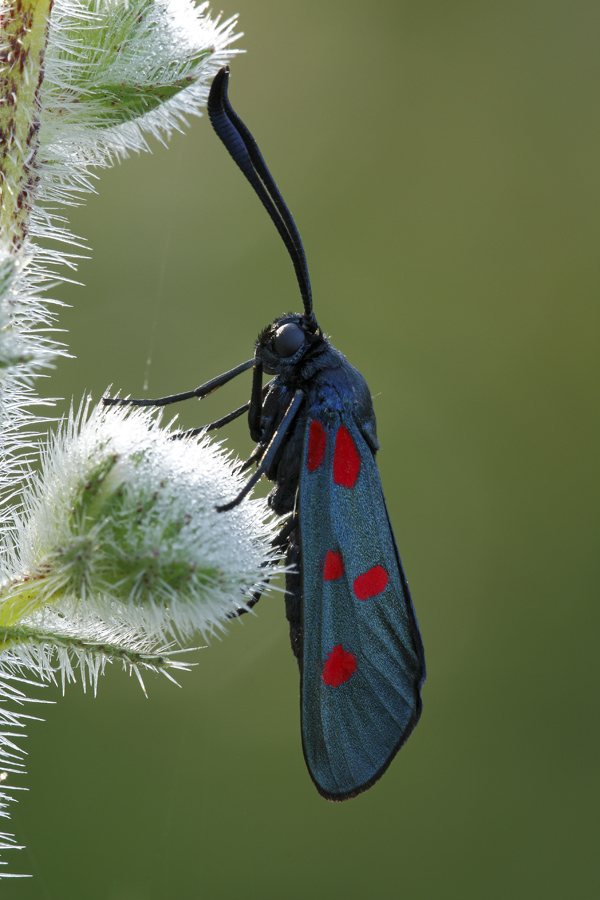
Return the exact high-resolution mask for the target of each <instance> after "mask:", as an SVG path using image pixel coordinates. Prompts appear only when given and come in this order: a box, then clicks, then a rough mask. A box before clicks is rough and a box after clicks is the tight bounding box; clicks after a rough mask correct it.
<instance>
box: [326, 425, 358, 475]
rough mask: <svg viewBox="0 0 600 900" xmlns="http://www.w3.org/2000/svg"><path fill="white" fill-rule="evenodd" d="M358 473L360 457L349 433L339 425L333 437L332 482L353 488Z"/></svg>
mask: <svg viewBox="0 0 600 900" xmlns="http://www.w3.org/2000/svg"><path fill="white" fill-rule="evenodd" d="M359 472H360V456H359V455H358V450H357V449H356V444H355V443H354V441H353V440H352V438H351V437H350V432H349V431H348V429H347V428H344V426H343V425H340V427H339V428H338V432H337V434H336V436H335V452H334V455H333V480H334V482H335V483H336V484H341V485H343V486H344V487H349V488H351V487H354V485H355V484H356V479H357V478H358V473H359Z"/></svg>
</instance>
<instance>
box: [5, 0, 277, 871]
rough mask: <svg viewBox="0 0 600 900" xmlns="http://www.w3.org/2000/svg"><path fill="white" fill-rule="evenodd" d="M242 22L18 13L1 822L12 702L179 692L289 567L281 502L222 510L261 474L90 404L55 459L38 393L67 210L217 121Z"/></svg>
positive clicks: (59, 2) (150, 9)
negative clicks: (193, 643)
mask: <svg viewBox="0 0 600 900" xmlns="http://www.w3.org/2000/svg"><path fill="white" fill-rule="evenodd" d="M235 25H236V19H235V17H233V18H231V19H227V20H225V21H222V20H221V18H220V16H217V17H215V18H213V17H212V16H211V13H210V10H209V8H208V4H206V3H204V4H201V5H200V6H198V7H195V6H193V5H192V4H191V3H190V2H189V0H0V781H1V782H2V787H3V792H0V816H5V817H6V816H8V812H7V808H8V804H9V802H10V801H11V800H12V797H11V796H10V794H9V793H6V792H5V791H9V790H10V786H9V782H10V778H9V773H22V758H21V751H20V750H19V747H18V745H17V744H15V741H14V736H15V732H17V731H18V730H19V729H22V727H23V725H24V723H25V719H27V717H26V716H24V715H23V713H22V712H19V710H17V711H14V710H13V709H12V708H10V704H13V705H14V704H15V703H16V704H21V705H22V704H24V703H26V702H28V701H29V699H30V698H29V697H28V694H29V690H30V686H31V685H32V684H35V683H36V682H38V681H40V680H41V681H44V680H45V681H58V680H60V681H62V684H63V686H64V685H65V684H66V682H68V681H71V680H74V678H75V677H76V674H77V672H79V675H80V677H81V681H82V683H83V685H84V687H85V684H86V682H87V683H89V684H91V685H92V686H93V688H94V690H96V687H97V682H98V677H99V675H100V674H102V672H103V671H104V668H105V666H106V664H108V663H111V662H116V663H119V664H121V665H123V666H124V667H125V668H126V669H129V670H130V671H134V672H135V673H136V674H137V675H138V677H139V678H140V681H141V672H142V671H143V670H150V671H160V672H163V673H164V674H165V675H167V677H171V674H170V673H171V672H172V671H173V670H174V669H175V670H176V669H182V668H186V666H185V664H184V663H182V662H181V660H179V659H177V658H174V657H173V656H172V651H173V650H174V649H175V650H176V649H178V648H181V647H182V646H183V644H184V642H186V641H187V640H189V639H190V637H191V636H193V635H195V634H197V633H200V634H202V635H203V636H210V635H211V634H212V633H214V632H215V631H216V630H221V629H223V628H224V625H225V623H226V620H227V617H228V616H229V615H230V614H231V613H232V612H233V611H234V610H236V609H239V608H240V607H244V604H245V602H246V600H247V599H248V598H249V597H250V596H252V595H253V593H254V592H255V591H257V590H263V589H264V588H265V587H266V586H267V584H268V582H269V579H270V578H271V576H272V574H273V572H274V569H275V566H276V564H277V559H276V556H275V555H274V553H273V551H272V540H273V535H274V529H275V525H274V523H273V521H272V519H271V517H270V513H269V510H268V508H267V505H266V504H265V502H264V501H261V500H253V499H249V500H245V501H244V502H243V503H240V504H239V505H238V506H236V507H235V508H234V509H232V510H231V511H230V512H228V513H223V514H220V513H217V511H216V507H217V506H218V505H222V504H223V502H224V501H226V500H229V499H231V497H234V496H236V494H237V493H239V492H240V491H241V490H242V488H243V485H244V483H245V476H243V475H242V474H241V472H240V467H239V464H238V463H237V462H236V461H232V460H231V459H229V458H228V457H227V455H226V454H225V453H224V452H223V451H222V449H220V448H219V447H216V446H215V445H214V444H211V443H210V442H209V441H208V439H207V438H206V437H203V436H202V437H200V438H193V439H189V440H178V441H174V440H172V437H171V435H169V432H168V429H167V430H165V429H163V428H162V427H161V425H160V421H159V420H158V419H157V418H156V417H153V416H152V414H151V413H148V412H147V411H137V412H133V413H130V414H127V413H126V412H124V411H123V410H120V409H111V410H105V409H102V408H100V409H98V408H97V409H94V408H93V407H92V405H91V402H90V400H89V399H87V400H85V401H84V402H82V403H81V404H80V405H79V408H78V410H76V411H74V410H72V412H71V414H70V416H69V417H68V418H67V419H66V420H65V421H64V422H63V423H62V424H61V426H60V427H59V428H58V430H57V432H56V433H55V434H54V436H52V437H50V438H49V439H48V440H47V442H46V443H45V445H43V446H41V447H40V438H39V434H38V432H39V430H40V425H41V424H42V423H44V422H46V421H47V419H46V417H45V416H44V415H43V414H42V413H41V411H40V409H39V406H40V403H41V400H40V398H38V397H37V395H36V393H35V389H34V385H35V380H36V377H37V376H38V375H39V374H40V373H41V372H42V371H43V370H44V369H48V368H51V367H52V364H53V361H54V360H55V359H56V356H57V355H58V354H61V353H62V354H64V353H66V350H65V348H64V347H63V346H62V345H60V344H58V343H57V342H56V341H55V339H54V336H53V334H52V330H53V328H55V321H56V312H57V309H58V308H59V306H60V304H58V303H57V302H56V300H53V299H52V298H50V297H48V290H49V289H51V288H52V287H53V286H54V285H55V284H56V283H57V282H60V281H61V280H67V279H66V277H65V275H64V270H65V267H67V268H70V269H73V268H75V267H76V263H77V254H78V252H79V248H80V247H82V246H84V245H82V243H81V241H80V240H79V239H76V238H74V237H73V236H72V235H71V234H70V233H69V231H68V229H67V227H66V220H65V218H64V216H63V215H62V210H61V207H65V206H69V205H74V204H79V203H81V202H82V200H83V198H84V196H85V194H86V192H88V191H90V190H91V189H92V182H93V179H94V177H95V176H94V169H95V168H97V167H107V166H109V165H112V164H113V163H114V162H115V161H117V160H119V159H123V158H125V157H127V156H128V155H129V154H130V153H131V151H140V150H147V149H149V147H148V138H149V136H153V137H155V138H157V139H158V140H160V141H162V142H163V143H165V142H166V141H167V139H168V138H169V136H170V134H171V133H172V131H173V130H183V128H184V126H185V125H186V120H187V117H189V116H190V115H199V114H201V113H200V110H201V108H202V107H203V106H204V105H205V103H206V99H207V96H208V90H209V86H210V83H211V81H212V78H213V77H214V75H215V73H216V72H217V71H218V69H219V68H220V67H221V66H223V65H225V64H227V63H228V62H230V61H231V59H232V57H233V55H234V54H235V53H236V51H235V50H234V49H233V48H232V43H233V42H234V41H235V40H236V38H237V37H238V35H236V34H235ZM57 246H58V249H56V248H57ZM73 248H75V250H73ZM116 288H117V289H118V285H117V286H116ZM44 402H45V403H51V398H49V399H47V400H45V401H44ZM31 460H37V465H36V467H35V468H33V467H32V466H31ZM7 704H8V705H7ZM12 846H15V842H14V839H13V838H12V836H11V835H7V834H0V850H2V849H6V848H8V847H12ZM6 875H7V873H6V872H2V873H1V874H0V877H3V876H6Z"/></svg>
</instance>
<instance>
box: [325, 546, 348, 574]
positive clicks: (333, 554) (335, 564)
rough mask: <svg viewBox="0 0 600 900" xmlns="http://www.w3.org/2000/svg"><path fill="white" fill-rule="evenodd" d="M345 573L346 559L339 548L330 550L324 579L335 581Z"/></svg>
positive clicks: (326, 558)
mask: <svg viewBox="0 0 600 900" xmlns="http://www.w3.org/2000/svg"><path fill="white" fill-rule="evenodd" d="M343 574H344V561H343V559H342V554H341V553H340V552H339V550H329V552H328V553H327V556H326V557H325V565H324V566H323V580H324V581H335V579H336V578H341V577H342V575H343Z"/></svg>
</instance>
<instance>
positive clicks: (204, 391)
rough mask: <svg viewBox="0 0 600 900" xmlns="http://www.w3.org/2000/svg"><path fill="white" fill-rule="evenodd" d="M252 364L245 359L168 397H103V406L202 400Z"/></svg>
mask: <svg viewBox="0 0 600 900" xmlns="http://www.w3.org/2000/svg"><path fill="white" fill-rule="evenodd" d="M253 365H254V360H253V359H247V360H246V362H244V363H241V364H240V365H239V366H236V367H235V368H234V369H230V370H229V371H228V372H223V374H222V375H217V377H216V378H211V380H210V381H207V382H205V384H201V385H200V387H197V388H195V390H193V391H184V392H183V393H182V394H170V395H169V396H168V397H157V398H156V399H154V400H134V399H133V398H131V397H130V398H121V397H103V398H102V402H103V403H104V405H105V406H168V405H169V404H171V403H179V401H180V400H190V399H191V398H192V397H198V399H199V400H202V398H203V397H208V395H209V394H212V392H213V391H216V390H217V388H220V387H223V385H224V384H227V382H228V381H231V379H232V378H236V377H237V376H238V375H241V374H242V372H247V371H248V369H251V368H252V366H253Z"/></svg>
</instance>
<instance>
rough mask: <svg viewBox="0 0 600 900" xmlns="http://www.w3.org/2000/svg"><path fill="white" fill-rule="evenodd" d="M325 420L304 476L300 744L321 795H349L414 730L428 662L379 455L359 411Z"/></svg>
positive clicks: (315, 425) (379, 770) (310, 432)
mask: <svg viewBox="0 0 600 900" xmlns="http://www.w3.org/2000/svg"><path fill="white" fill-rule="evenodd" d="M322 418H323V421H320V420H319V419H318V418H316V417H315V418H313V419H312V420H309V423H308V425H307V429H306V438H305V444H304V457H303V465H302V472H301V477H300V496H299V507H300V516H301V521H302V530H301V557H302V580H303V629H302V630H303V659H302V689H301V712H302V740H303V747H304V755H305V758H306V762H307V765H308V769H309V771H310V773H311V776H312V778H313V780H314V782H315V784H316V786H317V788H318V790H319V791H320V793H321V794H323V795H324V796H326V797H328V798H330V799H334V800H335V799H338V800H343V799H346V798H347V797H352V796H354V795H356V794H358V793H360V792H361V791H363V790H365V789H366V788H368V787H370V786H371V785H372V784H373V783H374V782H375V781H376V780H377V779H378V778H379V777H380V776H381V775H382V774H383V772H384V771H385V770H386V768H387V767H388V765H389V763H390V762H391V760H392V759H393V757H394V755H395V754H396V752H397V751H398V749H399V748H400V747H401V746H402V744H403V743H404V741H405V740H406V739H407V738H408V736H409V734H410V733H411V731H412V729H413V728H414V727H415V725H416V723H417V721H418V719H419V715H420V713H421V697H420V688H421V685H422V683H423V681H424V678H425V663H424V655H423V646H422V643H421V638H420V635H419V630H418V626H417V622H416V618H415V614H414V610H413V606H412V602H411V599H410V594H409V591H408V586H407V584H406V579H405V577H404V573H403V571H402V565H401V562H400V557H399V555H398V549H397V547H396V542H395V539H394V535H393V532H392V528H391V525H390V521H389V517H388V514H387V509H386V506H385V500H384V497H383V491H382V488H381V482H380V479H379V472H378V470H377V465H376V463H375V459H374V455H373V451H372V449H371V447H370V446H369V444H368V442H367V440H366V439H365V437H364V436H363V434H362V433H361V431H360V429H359V427H358V426H357V424H356V423H355V421H354V420H353V419H349V418H348V417H347V416H344V415H343V414H341V413H331V412H328V414H327V416H323V417H322Z"/></svg>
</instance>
